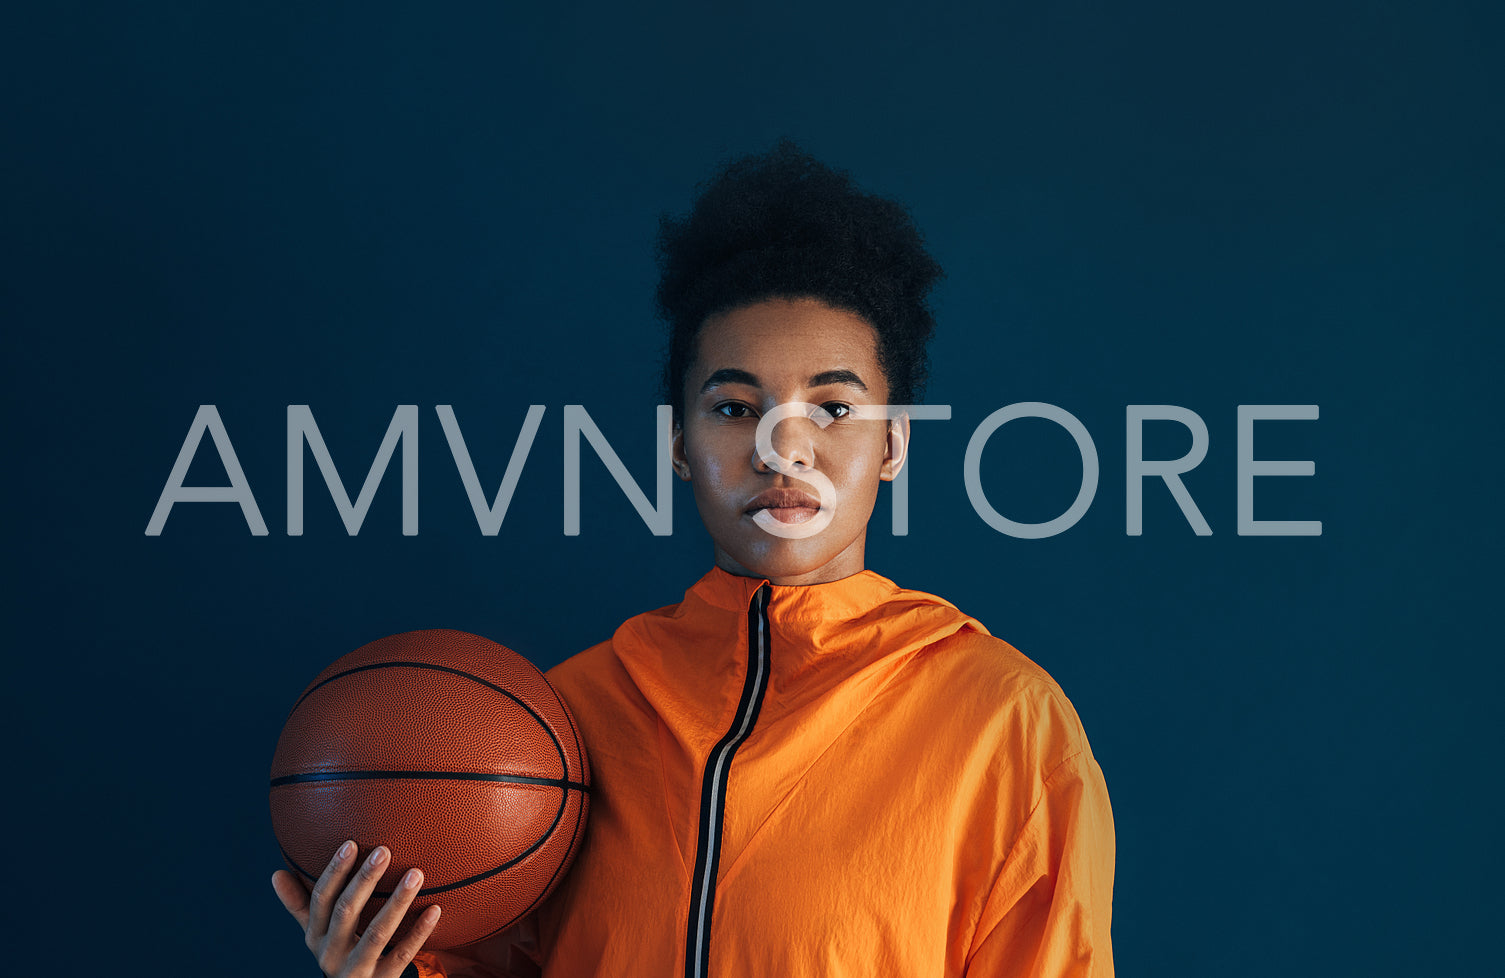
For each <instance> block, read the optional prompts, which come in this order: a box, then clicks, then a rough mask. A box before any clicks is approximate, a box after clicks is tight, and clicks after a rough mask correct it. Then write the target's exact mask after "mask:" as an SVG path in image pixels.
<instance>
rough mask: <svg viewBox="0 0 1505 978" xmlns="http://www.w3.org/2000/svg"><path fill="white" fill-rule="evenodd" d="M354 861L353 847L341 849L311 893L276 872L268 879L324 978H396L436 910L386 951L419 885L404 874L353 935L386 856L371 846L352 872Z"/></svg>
mask: <svg viewBox="0 0 1505 978" xmlns="http://www.w3.org/2000/svg"><path fill="white" fill-rule="evenodd" d="M355 856H356V847H355V843H354V842H347V843H345V844H344V845H343V846H341V847H340V849H339V851H338V852H336V853H335V854H334V858H333V859H331V860H330V861H329V865H328V866H326V867H325V869H324V875H322V876H320V877H319V880H318V882H317V883H315V884H314V888H313V892H312V893H310V892H309V891H308V890H306V889H304V887H303V884H302V883H301V882H299V880H298V879H297V878H296V877H294V876H293V874H292V873H289V872H287V871H286V870H280V869H279V870H278V871H277V872H275V873H273V874H272V889H274V890H276V891H277V899H279V900H281V901H282V905H283V906H284V907H286V908H287V912H288V913H290V914H292V915H293V917H294V919H296V920H297V921H298V926H300V927H302V928H303V938H304V942H305V943H306V944H307V945H308V949H309V950H310V951H312V952H313V954H314V958H315V960H317V961H318V962H319V967H320V968H322V969H323V971H324V974H326V975H328V976H330V978H398V976H399V975H400V974H401V973H402V969H403V968H405V967H407V965H408V962H410V961H412V960H413V956H414V955H415V954H417V953H418V951H419V949H421V948H422V947H423V942H424V941H426V940H428V936H429V934H430V933H432V932H433V930H434V925H435V924H437V923H438V922H439V908H438V907H437V906H433V907H429V908H428V909H426V910H424V911H423V913H421V914H419V915H418V919H417V920H416V921H414V922H413V926H412V927H411V928H409V930H408V932H407V934H406V935H404V937H403V939H402V940H401V941H399V942H397V943H396V944H394V945H392V947H391V948H388V947H387V942H388V941H390V940H392V936H393V935H394V934H396V933H397V927H398V925H399V924H400V923H402V915H403V914H404V913H406V912H407V909H408V907H409V906H410V905H411V904H412V902H413V898H414V897H415V896H417V895H418V888H419V887H420V886H422V885H423V873H421V872H419V871H418V870H416V869H410V870H408V871H407V873H406V874H404V875H403V877H402V880H401V881H400V882H399V883H398V884H397V890H396V892H394V893H393V894H392V896H391V897H390V898H389V899H388V900H387V903H386V905H385V906H383V907H382V908H381V910H380V911H378V912H377V914H376V916H375V917H374V918H372V920H371V924H370V926H368V927H367V928H366V932H365V933H364V934H357V933H356V926H357V923H358V921H359V920H360V916H361V910H362V909H363V908H364V907H365V906H366V900H367V899H368V898H369V897H370V896H371V892H372V891H373V890H374V889H376V881H377V880H378V879H380V878H381V875H382V873H383V871H385V869H386V867H387V860H389V859H390V858H392V854H391V853H390V852H389V851H388V850H387V847H386V846H377V847H376V848H375V849H373V850H371V853H370V855H368V856H367V857H366V858H365V859H364V860H362V861H361V863H360V867H359V868H358V869H357V868H356V866H355ZM352 871H354V876H353V878H352ZM347 881H348V882H347ZM383 952H385V953H383Z"/></svg>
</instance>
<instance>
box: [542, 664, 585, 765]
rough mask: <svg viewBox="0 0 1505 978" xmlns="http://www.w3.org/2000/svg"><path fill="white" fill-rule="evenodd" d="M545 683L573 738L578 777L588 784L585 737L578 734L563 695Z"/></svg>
mask: <svg viewBox="0 0 1505 978" xmlns="http://www.w3.org/2000/svg"><path fill="white" fill-rule="evenodd" d="M545 685H546V686H548V688H549V692H551V693H553V694H554V702H555V703H558V704H559V712H560V713H563V714H564V720H565V722H566V723H568V724H569V725H570V736H571V737H574V738H575V760H577V761H579V762H580V779H581V780H582V781H584V782H585V783H586V784H590V779H591V772H590V762H589V761H587V760H586V759H585V739H584V738H583V737H581V736H580V729H579V728H578V727H576V726H575V715H574V714H573V713H571V712H570V708H569V707H567V706H565V705H564V697H562V696H560V695H559V690H557V689H555V688H554V684H553V683H550V682H547V681H545ZM566 773H568V770H566Z"/></svg>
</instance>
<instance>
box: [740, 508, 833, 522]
mask: <svg viewBox="0 0 1505 978" xmlns="http://www.w3.org/2000/svg"><path fill="white" fill-rule="evenodd" d="M754 512H755V513H756V512H764V513H767V514H768V515H769V516H772V517H773V518H774V519H776V520H778V521H779V522H780V523H804V522H805V521H807V520H811V519H814V518H815V514H816V513H819V512H820V508H819V507H816V506H765V507H763V509H761V510H754Z"/></svg>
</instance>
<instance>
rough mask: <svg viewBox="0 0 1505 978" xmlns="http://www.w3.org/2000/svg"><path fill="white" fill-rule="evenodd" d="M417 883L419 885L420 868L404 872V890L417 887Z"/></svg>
mask: <svg viewBox="0 0 1505 978" xmlns="http://www.w3.org/2000/svg"><path fill="white" fill-rule="evenodd" d="M417 885H418V870H416V869H410V870H408V871H407V872H406V873H404V874H403V877H402V888H403V889H404V890H411V889H412V888H413V887H415V886H417Z"/></svg>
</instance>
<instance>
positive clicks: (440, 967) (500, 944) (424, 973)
mask: <svg viewBox="0 0 1505 978" xmlns="http://www.w3.org/2000/svg"><path fill="white" fill-rule="evenodd" d="M415 971H416V972H417V975H416V978H441V976H442V978H538V976H539V975H540V974H541V973H542V972H541V969H540V968H539V966H538V938H537V933H536V929H535V926H534V923H533V918H532V917H528V918H527V919H525V920H523V921H522V922H521V923H520V924H518V925H517V926H515V927H512V928H510V929H509V930H506V931H504V932H503V933H501V934H498V935H497V936H496V937H493V938H490V939H488V940H485V941H481V942H479V943H476V944H471V945H468V946H466V947H465V948H463V949H461V950H459V951H420V952H419V953H418V955H417V956H416V957H415V958H413V963H412V965H410V966H409V968H408V970H407V971H406V972H404V974H403V978H414V972H415Z"/></svg>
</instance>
